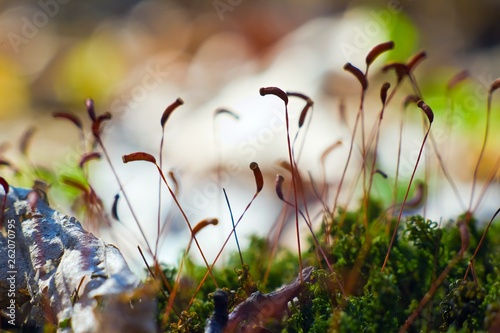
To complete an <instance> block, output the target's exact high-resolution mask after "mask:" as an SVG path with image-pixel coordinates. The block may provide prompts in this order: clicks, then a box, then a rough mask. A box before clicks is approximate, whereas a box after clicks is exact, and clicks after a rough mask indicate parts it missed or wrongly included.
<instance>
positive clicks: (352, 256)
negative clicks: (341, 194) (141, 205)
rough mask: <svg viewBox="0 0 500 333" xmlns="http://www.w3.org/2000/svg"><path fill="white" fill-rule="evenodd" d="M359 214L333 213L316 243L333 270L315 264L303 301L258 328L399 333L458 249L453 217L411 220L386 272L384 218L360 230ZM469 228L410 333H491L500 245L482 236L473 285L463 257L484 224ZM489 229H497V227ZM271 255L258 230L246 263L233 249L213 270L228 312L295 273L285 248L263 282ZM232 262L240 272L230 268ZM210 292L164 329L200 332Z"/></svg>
mask: <svg viewBox="0 0 500 333" xmlns="http://www.w3.org/2000/svg"><path fill="white" fill-rule="evenodd" d="M374 205H376V204H374ZM378 208H380V207H378ZM378 208H377V207H376V206H374V207H373V211H374V212H375V211H376V212H378V213H379V214H381V215H383V213H382V212H381V211H380V210H379V209H378ZM363 215H364V214H363V211H361V210H360V211H357V212H346V211H343V210H340V211H339V214H338V218H336V219H335V220H334V223H333V224H332V225H331V230H330V236H331V239H330V240H329V242H328V243H326V242H323V243H322V244H321V246H322V247H323V248H324V249H326V250H327V255H328V257H329V260H330V261H331V262H332V263H333V270H334V272H333V273H332V272H330V271H328V269H326V268H324V269H316V270H315V271H314V273H313V277H312V279H311V280H310V281H308V282H306V283H305V284H304V287H303V289H302V291H301V293H300V295H299V297H298V298H297V299H296V300H295V301H294V302H292V303H290V304H289V309H288V315H285V316H284V318H282V319H281V320H275V321H272V322H268V323H263V324H264V326H266V327H268V328H271V327H272V331H273V332H277V331H281V332H283V333H285V332H289V333H299V332H318V333H319V332H397V331H398V330H399V329H400V327H401V326H402V325H403V324H404V322H405V321H406V320H407V318H408V317H409V316H410V315H411V314H412V313H413V312H414V311H415V310H416V309H417V307H418V304H419V303H420V301H421V300H422V299H423V298H424V296H425V295H426V293H428V292H429V290H430V289H431V286H432V285H433V284H434V283H435V282H436V280H437V278H438V276H439V275H440V274H441V272H442V271H443V270H444V269H445V268H446V267H447V266H448V265H449V264H450V262H452V261H453V258H454V257H455V256H456V255H457V253H458V251H459V249H460V246H461V240H460V235H459V233H458V231H457V227H456V224H455V223H451V222H450V223H447V224H445V225H442V226H439V225H438V223H437V222H434V221H430V220H426V219H424V218H423V217H421V216H411V217H408V218H407V219H406V223H405V225H404V227H403V228H402V230H400V233H399V234H398V235H399V236H398V237H397V239H396V242H395V244H394V247H393V249H392V252H391V257H390V260H389V262H388V265H387V266H386V268H385V270H384V271H383V272H382V271H381V266H382V263H383V261H384V257H385V255H386V253H387V247H388V244H389V237H388V235H387V234H386V232H385V226H384V227H383V228H382V227H381V226H383V224H382V222H381V221H382V218H381V217H380V216H379V217H378V218H374V215H370V217H371V218H372V220H371V221H370V222H369V223H368V225H367V226H365V224H364V223H363V218H362V216H363ZM459 218H464V217H459ZM386 223H389V221H386ZM469 224H470V227H469V230H470V236H471V244H470V245H471V246H470V247H471V248H470V249H469V251H467V252H466V253H465V256H464V259H462V260H458V261H457V262H456V265H455V266H454V267H453V268H452V269H451V270H450V271H449V273H448V274H447V276H446V277H445V279H444V281H443V283H441V285H439V286H438V288H437V289H436V291H435V293H433V295H432V298H431V299H430V300H429V302H428V303H427V306H426V307H424V308H423V310H422V311H421V312H420V313H419V314H418V316H417V319H416V320H415V321H414V322H413V324H412V326H411V327H410V332H420V331H428V332H470V331H476V332H479V331H482V330H487V328H488V326H489V325H491V323H492V322H493V320H494V319H495V316H496V315H497V313H499V311H500V281H498V276H499V274H498V273H499V272H498V270H499V268H498V267H500V266H499V265H498V264H499V259H498V258H499V256H498V243H499V242H498V240H497V239H496V238H495V237H492V236H491V233H490V234H489V235H488V236H487V237H486V239H485V243H484V244H483V246H484V250H481V251H479V252H478V253H479V254H478V256H477V257H476V260H475V261H474V272H475V275H474V276H475V278H476V279H477V281H474V280H473V278H472V276H471V275H470V274H469V275H468V277H467V279H465V280H464V273H465V271H466V269H467V265H468V261H467V259H468V258H470V257H471V255H472V252H473V250H474V249H475V246H476V245H477V243H478V241H479V238H480V236H481V234H482V230H481V229H482V228H477V226H476V224H477V222H476V221H475V220H473V219H472V220H470V222H469ZM492 229H493V230H497V231H498V227H496V226H492ZM493 230H490V232H492V231H493ZM324 232H325V228H323V229H322V230H321V233H320V234H319V235H317V238H318V239H321V240H324V239H325V235H324ZM310 246H311V247H310V249H311V250H310V251H308V252H307V253H305V254H304V255H303V260H305V261H306V262H308V263H310V264H313V265H316V266H317V267H319V266H321V267H326V265H325V262H324V259H321V260H319V259H318V256H317V252H316V251H314V246H313V242H312V240H311V244H310ZM269 251H270V248H269V246H268V243H267V241H266V240H265V239H263V238H258V237H256V236H254V237H252V241H251V244H250V246H249V248H248V249H247V250H245V251H244V252H243V257H244V259H245V263H246V264H245V266H244V267H243V268H241V264H238V263H239V255H238V254H237V253H235V254H233V255H232V256H231V259H230V260H229V263H228V265H226V266H225V268H218V269H216V270H215V272H214V274H215V276H216V277H217V280H218V283H219V285H220V286H223V287H225V288H226V290H227V291H230V310H231V309H232V308H234V306H235V305H236V304H238V303H239V302H242V301H244V300H245V298H246V297H247V296H248V294H249V292H251V290H253V288H255V289H259V290H261V291H263V292H268V291H271V290H275V289H277V288H279V286H281V285H283V284H284V283H287V282H289V281H290V280H291V279H292V277H293V276H295V275H296V274H297V266H298V258H297V257H296V256H295V255H293V254H291V253H290V252H288V251H286V250H283V249H281V250H279V251H278V252H277V259H275V262H274V263H273V265H271V271H270V272H269V275H268V278H267V280H266V284H263V283H262V281H263V280H262V279H263V277H264V275H265V270H266V267H267V265H268V263H269V262H268V260H270V258H269V255H268V254H269ZM238 266H239V267H240V268H237V269H234V268H229V267H238ZM205 271H206V268H205V267H202V266H197V265H195V264H194V263H192V262H190V263H189V265H188V268H187V270H186V276H185V279H192V280H193V281H199V279H201V277H202V276H203V275H204V274H205ZM169 272H170V276H172V274H171V273H172V271H169ZM340 286H342V288H340ZM183 287H184V285H183ZM342 289H343V290H342ZM182 290H183V291H182V294H184V295H188V296H190V295H192V292H193V290H192V289H189V288H183V289H182ZM214 290H215V286H214V285H213V284H212V282H211V281H210V280H209V279H207V282H206V283H205V285H204V286H203V287H202V288H201V292H200V293H199V294H198V296H197V300H196V301H195V302H194V303H193V305H192V306H191V307H190V308H189V310H186V311H184V312H183V313H182V315H181V318H180V321H179V318H176V317H175V315H173V314H171V322H174V318H175V322H178V323H180V324H171V325H170V327H169V331H172V332H203V327H204V324H205V320H206V319H207V318H208V317H209V316H210V312H211V311H212V309H213V305H212V303H211V296H210V295H211V292H213V291H214ZM344 292H345V294H344ZM183 298H184V297H182V296H180V297H179V299H183ZM162 304H163V303H160V309H161V308H162V306H163V305H162Z"/></svg>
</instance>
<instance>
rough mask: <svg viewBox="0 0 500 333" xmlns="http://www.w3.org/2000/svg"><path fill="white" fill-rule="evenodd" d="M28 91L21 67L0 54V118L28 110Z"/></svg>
mask: <svg viewBox="0 0 500 333" xmlns="http://www.w3.org/2000/svg"><path fill="white" fill-rule="evenodd" d="M28 106H29V91H28V86H27V82H26V80H24V79H23V76H22V72H21V69H20V68H19V67H18V66H17V65H16V64H15V63H14V62H13V61H12V60H10V59H9V58H6V57H2V56H0V118H5V117H8V116H15V115H19V114H20V113H23V112H25V111H27V110H28Z"/></svg>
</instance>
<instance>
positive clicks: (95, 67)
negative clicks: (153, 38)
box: [55, 34, 126, 104]
mask: <svg viewBox="0 0 500 333" xmlns="http://www.w3.org/2000/svg"><path fill="white" fill-rule="evenodd" d="M123 57H124V55H123V53H122V52H121V46H120V45H119V44H118V43H117V42H116V41H115V40H114V38H113V36H111V35H106V34H101V35H95V36H92V37H90V38H89V39H87V40H83V41H81V42H79V43H77V44H76V45H75V46H74V47H73V49H72V50H70V51H69V52H68V54H67V55H66V57H65V58H64V59H63V61H62V63H61V65H60V67H59V69H58V72H57V74H56V80H55V90H56V93H57V96H58V98H59V100H60V101H64V102H66V103H71V104H75V103H79V104H81V103H82V101H83V100H84V99H85V98H87V97H91V98H93V99H94V100H96V101H100V102H102V101H103V100H105V99H106V97H107V96H108V95H109V94H110V93H111V92H112V91H113V90H114V89H115V87H116V85H117V84H118V83H119V82H120V80H122V78H123V76H124V74H125V70H126V69H125V67H126V66H125V61H124V59H123Z"/></svg>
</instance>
